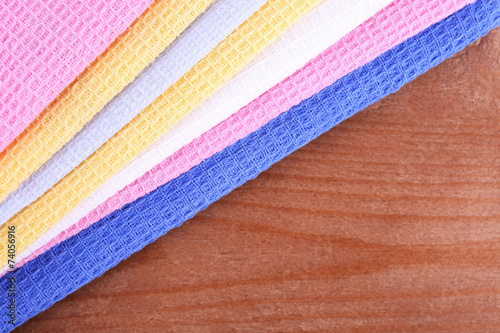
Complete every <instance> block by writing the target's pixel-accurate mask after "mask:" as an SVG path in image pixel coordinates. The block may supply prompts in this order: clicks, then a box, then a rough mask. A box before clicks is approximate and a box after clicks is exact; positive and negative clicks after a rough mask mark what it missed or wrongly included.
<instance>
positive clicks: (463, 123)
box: [16, 29, 500, 333]
mask: <svg viewBox="0 0 500 333" xmlns="http://www.w3.org/2000/svg"><path fill="white" fill-rule="evenodd" d="M101 331H106V332H144V331H148V332H291V331H294V332H295V331H304V332H312V331H325V332H370V333H371V332H499V331H500V29H496V30H494V31H492V32H490V34H488V35H487V36H486V37H484V38H482V39H480V40H479V41H477V42H475V43H474V44H472V45H470V46H469V47H467V48H466V49H465V50H463V51H462V52H460V53H459V54H457V55H455V56H454V57H452V58H451V59H448V60H447V61H445V62H444V63H442V64H440V65H439V66H437V67H436V68H434V69H432V70H430V71H429V72H427V73H425V74H424V75H422V76H421V77H419V78H417V79H416V80H415V81H413V82H411V83H409V84H407V85H406V86H404V87H403V88H402V89H401V90H399V91H398V92H397V93H395V94H392V95H390V96H388V97H386V98H384V99H383V100H382V101H380V102H378V103H376V104H374V105H372V106H370V107H369V108H367V109H366V110H364V111H362V112H360V113H359V114H357V115H355V116H354V117H352V118H351V119H348V120H346V121H345V122H343V123H342V124H340V125H339V126H337V127H335V128H334V129H332V130H330V131H329V132H327V133H325V134H323V135H322V136H320V137H319V138H318V139H316V140H314V141H312V142H311V143H309V144H308V145H306V146H305V147H303V148H301V149H300V150H298V151H297V152H295V153H293V154H291V155H290V156H288V157H287V158H285V159H284V160H282V161H281V162H279V163H277V164H276V165H274V166H272V167H271V168H270V169H269V170H267V171H265V172H263V173H262V174H261V175H260V176H259V177H258V178H256V179H254V180H251V181H249V182H247V183H246V184H245V185H243V186H241V187H240V188H238V189H236V190H235V191H233V192H232V193H230V194H229V195H227V196H225V197H223V198H222V199H220V200H219V201H218V202H216V203H214V204H213V205H211V206H210V207H209V208H208V209H206V210H204V211H202V212H200V213H199V214H198V215H197V216H196V217H194V218H193V219H191V220H189V221H187V222H185V223H184V224H183V225H182V226H181V227H180V228H177V229H175V230H173V231H171V232H169V233H168V234H167V235H165V236H163V237H161V238H159V239H158V240H157V241H156V242H154V243H153V244H151V245H149V246H147V247H146V248H144V249H143V250H142V251H140V252H138V253H135V254H134V255H132V256H131V257H130V258H128V259H127V260H125V261H123V262H121V263H120V264H119V265H118V266H117V267H115V268H113V269H111V270H110V271H108V272H106V273H105V274H104V275H103V276H101V277H99V278H97V279H95V280H94V281H92V282H91V283H89V284H88V285H86V286H84V287H82V288H81V289H80V290H78V291H76V292H75V293H73V294H71V295H69V296H68V297H66V298H65V299H64V300H62V301H60V302H58V303H56V304H55V305H54V306H52V307H51V308H50V309H48V310H47V311H45V312H43V313H41V314H39V315H38V316H36V317H34V318H32V319H31V320H30V321H28V322H27V323H25V324H24V325H22V326H21V327H20V328H18V329H17V330H16V332H101Z"/></svg>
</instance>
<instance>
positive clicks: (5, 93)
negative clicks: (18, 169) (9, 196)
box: [0, 0, 152, 152]
mask: <svg viewBox="0 0 500 333" xmlns="http://www.w3.org/2000/svg"><path fill="white" fill-rule="evenodd" d="M151 2H152V0H135V1H125V0H109V1H105V0H94V1H87V2H82V1H76V0H69V1H68V0H51V1H42V0H22V1H21V0H0V152H1V151H3V150H4V149H5V147H7V145H8V144H9V143H10V142H11V141H12V140H14V138H15V137H16V136H18V135H19V134H20V133H21V132H22V131H23V130H24V129H25V128H26V126H28V124H29V123H31V122H32V121H33V119H35V117H36V116H37V115H38V113H40V112H41V111H42V110H43V109H44V108H45V107H46V106H47V105H48V104H49V103H50V102H51V101H52V100H54V98H56V97H57V95H58V94H59V93H60V92H61V91H62V90H63V89H64V88H65V87H66V86H67V85H68V84H69V83H70V82H71V81H73V80H74V79H75V77H76V76H77V75H78V74H80V73H81V72H82V71H83V70H84V69H85V67H87V66H88V65H89V64H90V63H91V62H92V61H93V60H94V59H95V58H96V57H97V56H98V55H99V54H101V53H102V52H104V50H106V48H107V47H108V46H109V44H110V43H111V42H113V40H114V39H115V38H116V37H117V36H118V35H119V34H121V33H122V32H123V31H125V29H127V28H128V27H129V26H130V24H132V22H133V21H134V20H135V19H136V18H137V17H138V16H139V15H140V14H141V13H142V12H143V11H144V10H145V9H146V8H147V7H148V6H149V5H150V3H151Z"/></svg>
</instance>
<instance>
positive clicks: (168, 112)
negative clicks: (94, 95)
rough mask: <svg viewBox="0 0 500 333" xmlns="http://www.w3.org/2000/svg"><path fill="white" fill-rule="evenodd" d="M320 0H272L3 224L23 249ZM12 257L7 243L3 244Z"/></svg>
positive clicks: (0, 233) (1, 230) (3, 254)
mask: <svg viewBox="0 0 500 333" xmlns="http://www.w3.org/2000/svg"><path fill="white" fill-rule="evenodd" d="M318 2H319V0H306V1H305V0H293V1H290V0H270V1H268V2H267V3H266V4H265V5H264V6H263V7H261V8H260V9H259V10H258V11H257V12H256V13H254V14H253V15H252V16H251V17H250V18H249V19H248V20H246V21H245V22H244V23H243V24H242V25H240V26H239V27H238V28H237V29H236V30H235V31H233V32H232V33H231V34H230V35H229V36H228V37H227V38H226V39H224V41H223V42H221V43H219V44H218V45H217V46H216V47H215V48H214V49H213V50H212V51H211V52H210V53H209V54H208V55H207V56H205V57H204V58H203V59H202V60H201V61H199V62H198V63H197V64H196V65H195V66H194V67H193V68H191V69H190V70H189V71H188V72H187V73H186V75H184V76H183V77H182V78H181V79H179V80H178V81H176V83H175V84H173V85H172V86H170V87H169V88H168V89H167V90H166V91H165V92H164V93H163V94H162V95H161V96H160V97H158V98H157V99H156V100H155V101H154V102H153V103H152V104H150V105H149V106H148V107H146V108H145V109H144V110H143V111H141V112H140V113H139V114H138V115H137V116H136V117H135V118H134V119H132V121H131V122H129V123H128V124H127V125H126V126H125V127H123V128H122V129H121V130H120V131H119V132H118V133H117V134H115V135H114V136H113V137H112V138H111V139H110V140H108V141H107V142H106V143H105V144H104V145H102V146H101V147H100V148H99V149H98V150H97V151H96V152H94V153H93V154H92V155H91V156H90V157H89V158H87V159H86V160H85V161H84V162H82V163H81V164H79V165H78V167H76V168H75V169H73V170H72V171H71V172H70V173H69V174H68V175H66V176H65V177H64V178H63V179H62V180H61V181H59V182H58V183H57V184H56V185H55V186H53V187H52V188H51V189H50V190H49V191H47V192H46V193H45V194H44V195H42V196H41V197H40V198H39V199H38V200H37V201H35V202H33V203H32V204H31V205H30V206H28V207H26V208H25V209H23V210H22V211H21V212H19V213H18V214H17V215H15V216H14V217H13V218H12V219H11V220H9V221H8V222H7V223H6V224H4V225H2V226H1V227H0V237H7V230H8V227H9V226H15V227H16V229H17V230H18V232H17V238H16V243H17V249H18V252H22V251H24V250H25V249H26V247H27V246H29V245H30V244H32V243H33V242H34V241H35V240H36V239H37V238H38V237H40V236H41V235H43V234H44V233H45V232H46V231H47V230H48V229H50V228H51V227H52V226H53V225H54V224H55V223H57V222H58V221H59V220H60V219H61V218H62V217H63V216H64V215H66V214H67V213H68V212H69V211H71V210H72V209H73V208H74V207H76V206H77V205H78V204H79V203H80V202H81V201H82V200H83V199H85V198H86V197H88V196H89V195H90V194H91V193H92V192H93V191H94V190H95V189H96V188H98V187H99V186H100V185H101V184H102V183H103V182H104V181H106V180H107V179H108V178H109V177H110V176H112V175H113V173H115V172H116V171H118V170H119V169H120V168H122V167H123V166H124V165H125V164H126V163H127V162H128V161H130V160H131V159H132V158H133V157H135V156H136V155H137V154H138V153H140V152H141V151H142V150H144V149H145V148H146V147H147V146H148V145H150V144H151V143H153V142H154V141H156V140H157V139H158V138H159V136H160V135H162V134H163V133H164V132H165V131H166V130H167V129H169V128H170V127H171V126H172V125H174V124H175V123H176V122H177V121H179V119H180V118H181V117H183V116H184V115H186V114H187V113H189V112H190V111H191V110H192V109H193V108H194V107H196V106H198V105H199V104H200V103H201V102H202V100H203V99H205V98H207V97H208V96H210V95H211V94H212V92H213V91H215V90H216V89H217V88H218V87H220V86H221V85H222V84H223V83H224V82H225V81H226V80H228V79H230V78H231V77H232V76H233V75H234V74H235V73H236V72H237V71H238V70H240V69H241V68H242V67H243V66H244V65H245V64H246V63H247V62H248V61H250V60H251V59H252V58H253V57H254V56H255V55H256V54H257V53H259V52H260V51H261V50H263V49H264V48H265V47H266V46H267V45H268V44H269V43H270V42H271V41H273V40H274V39H275V38H276V37H278V36H279V34H281V33H282V32H283V31H284V30H285V29H286V28H287V27H288V26H290V25H291V24H292V23H293V22H294V21H296V20H297V19H298V18H300V17H301V16H302V15H303V14H305V13H306V12H308V11H309V10H310V9H311V8H312V7H313V6H314V5H316V4H317V3H318ZM0 258H3V259H5V260H7V246H6V244H0Z"/></svg>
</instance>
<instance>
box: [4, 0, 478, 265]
mask: <svg viewBox="0 0 500 333" xmlns="http://www.w3.org/2000/svg"><path fill="white" fill-rule="evenodd" d="M470 2H471V0H464V1H460V0H417V1H416V0H397V1H395V2H394V3H392V4H391V5H389V6H388V7H387V8H385V9H384V10H382V11H381V12H379V13H377V14H376V15H375V16H373V17H372V18H370V19H369V20H368V21H367V22H365V23H363V24H362V25H361V26H359V27H358V28H357V29H355V30H354V31H352V32H351V33H349V34H348V35H347V36H345V37H344V38H342V39H341V40H340V41H339V42H338V43H335V44H334V45H332V46H331V47H329V48H328V49H327V50H325V51H324V52H322V53H321V54H320V55H319V56H317V57H316V58H314V59H312V60H311V61H310V62H308V63H307V64H306V65H305V66H304V67H303V68H301V69H300V70H298V71H296V72H295V73H294V74H293V75H292V76H290V77H289V78H287V79H286V80H284V81H283V82H281V83H279V84H278V85H276V86H275V87H273V88H272V89H270V90H269V91H267V92H266V93H264V94H263V95H261V96H259V97H258V98H257V99H255V100H254V101H253V102H252V103H250V104H249V105H247V106H245V107H244V108H242V109H241V110H239V111H238V112H237V113H236V114H234V115H233V116H231V117H230V118H228V119H226V120H224V121H223V122H222V123H220V124H219V125H217V126H216V127H214V128H212V129H211V130H210V131H208V132H206V133H204V134H203V135H202V136H200V137H199V138H197V139H196V140H194V141H193V142H190V143H189V144H188V145H186V146H184V147H182V149H180V150H178V151H176V152H175V154H173V155H167V156H169V157H168V158H166V159H165V160H163V161H162V162H161V163H160V164H159V165H156V166H155V167H154V168H153V169H151V170H150V171H149V172H147V173H145V174H144V175H143V176H142V177H140V178H138V179H137V180H135V181H134V182H132V183H131V184H130V185H128V186H127V187H126V188H124V189H122V190H121V191H119V192H118V193H116V194H115V195H113V196H112V197H111V198H109V199H108V200H106V201H105V202H103V203H102V204H101V205H100V206H99V207H97V208H96V209H94V210H93V211H92V212H90V213H89V214H88V215H86V216H85V217H83V218H82V219H74V218H72V216H73V215H75V211H76V210H77V209H80V210H83V211H85V210H86V209H88V203H87V200H85V201H84V202H83V203H82V204H81V205H79V206H78V207H77V209H75V210H73V211H72V212H71V213H70V214H68V215H66V216H65V217H64V218H63V219H62V220H61V221H60V222H59V223H57V224H56V225H55V226H54V227H53V228H51V229H50V230H49V232H47V233H46V234H45V235H43V236H42V237H40V238H39V239H38V240H37V241H36V242H35V243H33V244H32V246H30V247H28V248H27V249H26V251H24V252H23V253H21V254H19V255H18V256H17V257H16V258H17V260H18V261H19V262H18V263H17V267H21V266H22V265H23V264H24V263H25V262H26V261H29V260H32V259H33V258H34V257H36V256H37V255H40V254H41V253H43V252H45V251H46V250H48V249H49V248H51V247H52V246H54V245H55V244H58V243H60V242H61V241H63V240H65V239H67V238H68V237H70V236H72V235H75V234H76V233H78V232H79V231H81V230H82V229H84V228H87V227H89V226H90V225H91V224H93V223H95V222H97V221H98V220H100V219H101V218H103V217H104V216H106V215H108V214H110V213H111V212H113V211H114V210H116V209H119V208H120V207H122V206H123V205H125V204H127V203H130V202H132V201H134V200H136V199H137V198H138V197H141V196H143V195H145V194H147V193H149V192H151V191H153V190H155V189H156V188H157V187H158V186H160V185H163V184H165V183H166V182H168V181H170V180H171V179H174V178H175V177H178V176H179V175H180V174H182V173H184V172H186V171H188V170H189V169H191V168H192V167H194V166H195V165H197V164H199V163H201V162H202V161H203V160H205V159H207V158H208V157H210V156H211V155H213V154H215V153H217V152H219V151H221V150H222V149H224V148H226V147H227V146H229V145H231V144H233V143H234V142H236V141H237V140H239V139H241V138H243V137H245V136H246V135H248V134H249V133H251V132H253V131H255V130H257V129H258V128H259V127H261V126H263V125H265V124H266V123H267V122H268V121H269V120H271V119H273V118H275V117H277V116H278V115H279V114H281V113H283V112H285V111H287V110H288V109H290V108H291V107H292V106H294V105H296V104H298V103H299V102H300V101H301V100H303V99H306V98H309V97H311V96H312V95H313V94H315V93H317V92H319V91H320V90H321V89H323V88H325V87H326V86H328V85H330V84H332V83H333V82H335V81H336V80H338V79H339V78H341V77H342V76H344V75H346V74H347V73H349V72H350V71H352V70H354V69H356V68H358V67H360V66H362V65H364V64H366V63H367V62H368V61H370V60H372V59H374V58H375V57H377V56H379V55H380V54H381V53H383V52H385V51H387V50H389V49H390V48H392V47H394V46H396V45H397V44H399V43H401V42H403V41H404V40H405V39H407V38H410V37H412V36H414V35H415V34H417V33H418V32H420V31H422V30H424V29H426V28H427V27H429V26H430V25H431V24H434V23H436V22H438V21H440V20H442V19H444V18H445V17H447V16H449V15H451V14H452V13H454V12H456V11H457V10H459V9H461V8H463V7H464V6H465V5H466V4H467V3H470ZM351 4H352V2H351ZM316 11H321V12H322V13H327V12H328V11H325V8H324V6H323V5H320V6H318V7H317V8H315V9H314V10H313V12H311V13H309V14H307V16H310V15H311V14H313V13H314V12H316ZM313 16H314V15H313ZM313 21H315V22H320V20H318V19H317V18H315V17H314V20H313ZM291 29H293V27H292V28H291ZM289 32H291V31H287V33H289ZM394 32H397V33H394ZM283 36H286V34H284V35H283ZM283 36H282V37H283ZM306 44H307V43H306ZM273 45H274V44H273ZM274 49H275V48H274ZM357 50H363V52H357ZM266 52H267V50H266ZM259 58H260V57H259ZM325 64H326V66H325ZM250 67H252V66H250ZM246 69H248V68H246ZM259 72H260V71H257V73H259ZM240 74H243V73H240ZM240 74H238V75H237V76H236V77H235V78H234V79H233V80H231V82H228V83H227V84H226V85H225V86H227V85H231V84H234V82H233V81H235V80H236V79H237V78H238V77H239V76H240ZM238 86H240V85H238ZM242 86H243V87H246V86H245V85H242ZM220 93H222V94H224V96H228V95H232V96H238V94H237V93H235V91H234V90H231V94H228V92H227V91H226V90H225V89H221V90H220V91H218V92H217V93H216V94H214V96H212V97H211V98H209V99H208V100H207V101H205V102H203V103H202V105H201V106H200V108H197V110H196V111H194V112H193V113H191V114H190V115H188V116H187V117H186V118H185V119H183V120H182V121H181V122H180V123H179V124H180V125H182V124H184V123H185V121H189V120H191V121H193V122H195V120H197V121H200V122H203V123H206V122H209V121H210V119H211V118H210V117H216V115H214V114H213V112H220V113H223V114H224V111H223V110H224V107H225V105H224V102H225V101H227V98H225V99H224V98H221V99H220V100H219V103H216V104H214V105H213V108H212V109H208V110H205V109H203V106H205V105H207V104H209V102H210V101H211V100H212V101H213V99H214V97H216V95H217V94H220ZM275 96H286V98H275ZM201 109H203V110H204V111H205V112H208V114H209V115H210V117H207V119H205V118H204V117H203V115H201V114H199V113H198V114H197V111H200V110H201ZM191 116H195V117H196V116H199V117H200V118H194V119H189V118H191ZM175 129H178V127H176V128H175ZM192 131H193V129H192V128H191V127H188V129H187V130H186V131H180V132H175V131H174V133H173V134H172V135H171V136H165V137H164V138H162V140H165V141H166V142H168V143H172V142H174V141H180V140H182V138H184V136H189V134H191V133H192ZM179 136H180V138H178V137H179ZM154 146H155V147H156V143H155V145H154ZM163 150H165V147H161V148H160V149H158V150H156V149H155V150H154V151H151V150H149V151H148V156H147V158H150V159H153V158H154V157H155V156H156V155H161V154H162V151H163ZM127 168H130V169H131V170H136V169H140V165H134V164H130V165H127V167H126V168H124V170H125V169H127ZM121 172H122V171H120V173H121ZM114 177H115V176H113V178H114ZM92 196H94V195H92ZM6 270H7V267H5V268H4V269H3V270H2V273H4V272H6Z"/></svg>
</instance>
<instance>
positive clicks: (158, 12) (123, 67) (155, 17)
mask: <svg viewBox="0 0 500 333" xmlns="http://www.w3.org/2000/svg"><path fill="white" fill-rule="evenodd" d="M210 2H212V0H170V1H169V0H156V1H155V2H154V3H152V4H151V6H150V7H149V8H148V9H147V10H146V11H145V12H144V14H143V15H141V16H140V17H139V18H138V19H137V20H136V21H135V22H134V23H133V24H132V25H131V26H130V28H129V29H128V30H127V31H126V32H125V33H124V34H122V35H120V36H119V37H118V38H117V40H116V41H115V42H114V43H112V44H111V46H110V47H109V48H108V49H107V50H106V51H105V52H104V53H103V54H102V55H101V56H100V57H98V58H97V59H96V60H95V61H94V62H92V64H91V65H90V66H89V67H87V68H86V69H85V71H84V72H83V73H82V74H81V75H80V76H79V77H78V78H77V79H76V80H75V81H74V82H73V83H72V84H71V85H69V86H68V87H67V88H66V89H64V90H63V91H62V93H61V94H60V95H59V96H58V97H57V99H56V100H55V101H54V102H52V103H50V104H49V106H48V107H47V108H45V110H43V112H42V113H40V115H39V116H38V117H37V118H36V119H35V120H34V121H33V122H32V123H31V124H30V125H29V126H28V128H27V129H26V130H25V131H24V132H23V133H21V135H20V136H18V137H17V139H16V140H15V141H14V142H13V143H12V144H10V145H9V146H8V147H7V149H6V150H4V151H3V152H2V153H1V154H0V201H1V200H4V199H5V198H6V196H7V195H8V194H9V193H11V192H12V191H13V190H15V189H16V188H17V187H18V186H19V185H20V184H21V182H22V181H24V180H25V179H27V178H28V177H29V176H30V175H31V174H32V173H33V172H34V171H35V170H37V169H38V168H39V167H40V166H41V165H42V164H43V163H45V162H46V161H47V160H48V159H49V158H50V157H51V156H52V155H53V154H54V153H55V152H57V151H58V150H59V149H61V147H62V146H63V145H64V144H65V143H66V142H68V141H69V140H70V139H71V138H72V137H73V135H75V134H76V133H77V132H78V131H79V130H80V129H81V128H82V126H83V125H85V123H86V122H88V121H89V120H90V119H92V117H93V116H94V115H95V114H96V113H97V112H99V111H100V110H101V109H102V108H103V107H104V105H105V104H106V103H107V102H109V101H110V100H111V99H112V98H113V97H114V96H115V95H116V94H117V93H118V92H119V91H120V90H122V89H123V88H124V87H125V86H126V85H127V84H128V83H129V82H131V81H132V80H133V79H134V77H135V76H136V75H137V74H139V72H140V71H141V70H142V69H144V67H146V66H147V65H148V64H149V63H150V62H151V61H152V60H153V59H154V58H155V57H156V56H158V55H159V54H160V52H162V51H163V50H164V49H165V47H167V45H168V44H170V43H171V42H172V41H173V40H174V39H175V38H176V37H177V36H178V35H179V34H180V33H181V32H182V31H183V30H184V29H185V28H186V27H187V26H188V25H189V24H190V23H191V22H192V21H193V20H194V19H195V18H196V16H198V15H199V14H200V13H201V12H202V11H203V10H205V8H206V7H207V6H208V5H209V4H210Z"/></svg>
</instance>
